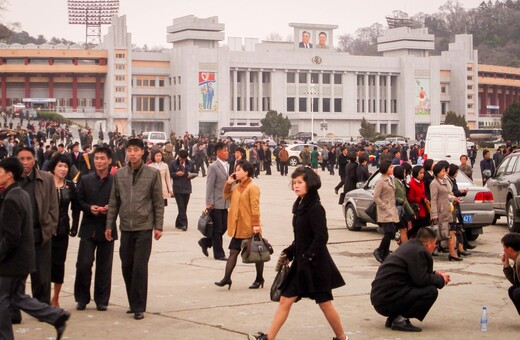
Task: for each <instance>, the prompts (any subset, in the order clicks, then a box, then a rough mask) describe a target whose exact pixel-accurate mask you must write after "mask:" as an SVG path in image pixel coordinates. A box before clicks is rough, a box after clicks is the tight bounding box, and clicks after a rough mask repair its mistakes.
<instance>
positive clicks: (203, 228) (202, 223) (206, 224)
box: [197, 209, 213, 237]
mask: <svg viewBox="0 0 520 340" xmlns="http://www.w3.org/2000/svg"><path fill="white" fill-rule="evenodd" d="M197 229H199V231H200V233H201V234H202V235H203V236H209V237H211V236H212V235H213V220H212V219H211V215H210V210H208V209H206V210H204V211H203V212H202V215H200V217H199V223H198V226H197Z"/></svg>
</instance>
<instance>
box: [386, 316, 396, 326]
mask: <svg viewBox="0 0 520 340" xmlns="http://www.w3.org/2000/svg"><path fill="white" fill-rule="evenodd" d="M394 319H395V317H391V316H389V317H388V318H386V322H385V327H386V328H391V327H392V322H394Z"/></svg>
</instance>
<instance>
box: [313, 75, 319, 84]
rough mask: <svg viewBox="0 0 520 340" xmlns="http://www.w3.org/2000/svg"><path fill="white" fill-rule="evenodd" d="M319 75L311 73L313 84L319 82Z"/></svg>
mask: <svg viewBox="0 0 520 340" xmlns="http://www.w3.org/2000/svg"><path fill="white" fill-rule="evenodd" d="M318 82H319V76H318V73H311V84H318Z"/></svg>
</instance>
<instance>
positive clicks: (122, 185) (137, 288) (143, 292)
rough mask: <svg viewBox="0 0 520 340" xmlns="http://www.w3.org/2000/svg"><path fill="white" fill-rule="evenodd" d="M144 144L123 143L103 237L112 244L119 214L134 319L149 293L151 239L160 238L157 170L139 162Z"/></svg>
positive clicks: (135, 140)
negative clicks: (123, 164) (122, 162)
mask: <svg viewBox="0 0 520 340" xmlns="http://www.w3.org/2000/svg"><path fill="white" fill-rule="evenodd" d="M143 154H144V143H143V140H142V139H139V138H132V139H129V140H128V142H127V143H126V156H127V158H128V163H127V166H126V167H124V168H122V169H119V170H118V171H117V172H116V173H115V175H114V182H113V184H112V191H111V193H110V201H109V203H108V216H107V224H106V230H105V237H106V239H107V240H108V241H112V227H113V226H114V225H115V223H116V219H117V216H118V215H119V221H120V224H119V229H120V230H121V246H120V248H119V256H120V257H121V266H122V271H123V278H124V280H125V285H126V294H127V296H128V302H129V304H130V309H129V310H128V311H127V313H133V314H134V318H135V319H136V320H141V319H143V318H144V314H143V313H144V312H145V311H146V299H147V293H148V260H149V259H150V253H151V251H152V236H153V237H154V238H155V239H156V240H159V239H160V238H161V236H162V230H163V219H164V200H163V197H162V184H161V177H160V173H159V170H157V169H155V168H153V167H151V166H145V164H144V163H143V161H142V157H143Z"/></svg>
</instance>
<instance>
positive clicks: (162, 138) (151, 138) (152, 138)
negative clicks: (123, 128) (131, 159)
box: [143, 131, 167, 146]
mask: <svg viewBox="0 0 520 340" xmlns="http://www.w3.org/2000/svg"><path fill="white" fill-rule="evenodd" d="M143 140H144V142H145V143H147V144H148V146H152V145H155V144H159V143H162V144H164V143H166V141H167V139H166V133H165V132H161V131H149V132H143Z"/></svg>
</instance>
